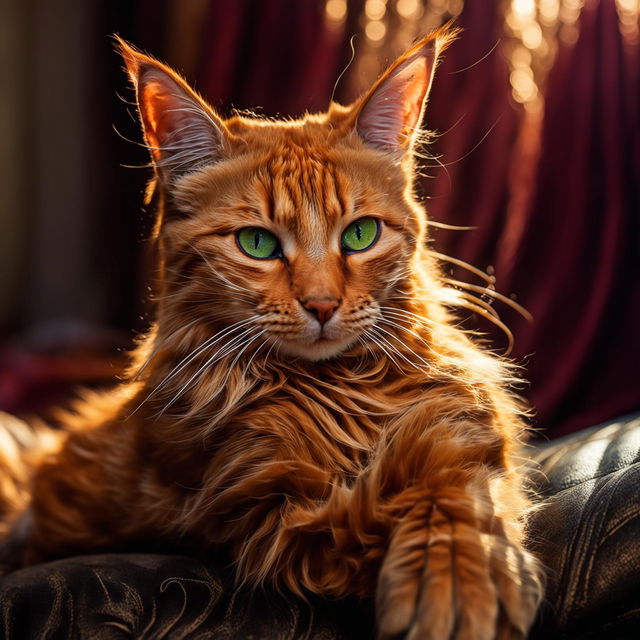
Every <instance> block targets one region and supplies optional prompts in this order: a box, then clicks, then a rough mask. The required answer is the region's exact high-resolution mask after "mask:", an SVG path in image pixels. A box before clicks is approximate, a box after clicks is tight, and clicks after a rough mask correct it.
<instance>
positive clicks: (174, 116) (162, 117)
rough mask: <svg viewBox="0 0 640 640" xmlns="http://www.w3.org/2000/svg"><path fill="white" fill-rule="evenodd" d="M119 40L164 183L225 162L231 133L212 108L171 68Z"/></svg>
mask: <svg viewBox="0 0 640 640" xmlns="http://www.w3.org/2000/svg"><path fill="white" fill-rule="evenodd" d="M115 38H116V40H117V42H118V49H119V52H120V54H121V55H122V58H123V60H124V63H125V66H126V69H127V73H128V74H129V77H130V78H131V82H132V84H133V86H134V88H135V90H136V96H137V101H138V111H139V113H140V120H141V121H142V126H143V129H144V136H145V140H146V142H147V145H148V147H149V150H150V152H151V156H152V159H153V162H154V165H155V167H156V172H157V174H158V177H159V179H160V180H161V181H162V182H166V183H170V182H171V181H172V180H174V179H175V178H176V177H179V176H180V175H182V174H184V173H187V172H190V171H194V170H197V169H200V168H202V167H205V166H208V165H210V164H214V163H216V162H218V161H220V160H221V159H222V158H223V153H224V147H225V140H226V136H227V135H228V134H227V132H226V128H225V126H224V123H223V122H222V120H221V119H220V118H219V117H218V116H217V115H216V114H215V113H214V111H213V110H212V109H211V107H209V106H208V105H207V104H206V102H205V101H204V100H203V99H202V98H201V97H200V96H199V95H198V94H197V93H196V92H195V91H193V90H192V89H190V88H189V86H188V85H187V83H186V82H185V81H184V80H183V79H182V78H181V77H180V76H179V75H178V74H177V73H175V72H174V71H172V70H171V69H170V68H169V67H167V66H166V65H164V64H162V63H161V62H158V61H157V60H155V59H154V58H151V57H150V56H147V55H145V54H143V53H141V52H140V51H138V50H137V49H135V48H134V47H132V46H131V45H130V44H128V43H127V42H125V41H124V40H122V39H121V38H119V37H118V36H115Z"/></svg>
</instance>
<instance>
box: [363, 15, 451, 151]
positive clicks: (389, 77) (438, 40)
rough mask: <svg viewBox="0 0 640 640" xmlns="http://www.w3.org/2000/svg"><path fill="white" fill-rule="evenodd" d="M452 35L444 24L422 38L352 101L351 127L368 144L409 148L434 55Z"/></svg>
mask: <svg viewBox="0 0 640 640" xmlns="http://www.w3.org/2000/svg"><path fill="white" fill-rule="evenodd" d="M456 34H457V30H452V29H450V28H449V25H445V26H444V27H442V28H441V29H438V31H435V32H434V33H431V34H429V35H428V36H426V37H424V38H423V39H422V40H420V41H419V42H417V43H416V44H415V45H413V46H412V47H411V48H410V49H409V50H408V51H406V52H405V53H404V54H403V55H402V56H400V57H399V58H398V59H397V60H396V61H395V62H394V63H393V64H392V65H391V66H390V67H389V68H388V69H387V70H386V71H385V72H384V73H383V74H382V76H381V77H380V78H379V79H378V80H377V82H376V83H375V84H374V85H373V86H372V87H371V89H370V90H369V91H368V92H367V93H366V94H365V95H364V96H363V97H362V98H361V99H360V100H359V101H358V102H357V103H356V105H355V109H356V119H355V129H356V131H357V133H358V135H359V136H360V137H361V138H362V139H363V140H364V141H365V142H366V143H367V144H368V145H370V146H372V147H375V148H377V149H380V150H386V151H392V152H399V153H404V152H405V151H407V150H410V149H411V148H412V147H413V145H414V143H415V141H416V138H417V136H418V133H419V130H420V124H421V122H422V117H423V115H424V110H425V106H426V104H427V99H428V97H429V89H430V88H431V82H432V79H433V74H434V71H435V68H436V66H437V63H438V58H439V56H440V54H441V53H442V51H443V50H444V49H445V48H446V47H447V46H448V45H449V43H450V42H451V41H452V40H453V39H454V38H455V36H456Z"/></svg>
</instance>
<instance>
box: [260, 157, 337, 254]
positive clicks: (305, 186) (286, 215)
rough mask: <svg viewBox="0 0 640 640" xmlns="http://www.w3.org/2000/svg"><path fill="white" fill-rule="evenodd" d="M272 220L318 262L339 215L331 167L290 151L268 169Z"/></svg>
mask: <svg viewBox="0 0 640 640" xmlns="http://www.w3.org/2000/svg"><path fill="white" fill-rule="evenodd" d="M269 170H270V174H271V176H270V177H271V185H272V203H271V206H272V212H271V215H272V219H273V220H274V222H276V223H277V224H281V225H282V226H284V227H286V228H288V229H290V230H291V231H292V233H293V234H294V235H295V236H296V238H297V240H298V243H299V244H300V245H302V247H303V248H304V250H305V252H306V253H307V255H308V256H309V257H311V258H314V259H321V258H322V257H323V256H324V255H325V254H326V253H327V250H328V247H329V245H330V243H331V234H332V231H333V229H334V227H335V226H336V224H337V221H338V219H339V218H340V216H341V215H342V214H343V205H342V202H343V198H342V197H340V195H339V189H340V185H339V184H338V182H339V181H338V180H337V171H336V168H335V166H334V165H333V164H332V163H330V162H329V161H327V160H323V159H321V158H318V157H314V156H312V155H310V154H307V153H304V152H301V151H300V150H298V149H296V148H294V152H293V153H288V154H286V155H278V156H276V157H275V158H273V159H272V162H271V163H270V166H269Z"/></svg>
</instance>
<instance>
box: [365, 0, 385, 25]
mask: <svg viewBox="0 0 640 640" xmlns="http://www.w3.org/2000/svg"><path fill="white" fill-rule="evenodd" d="M364 12H365V15H366V16H367V18H369V20H374V21H375V20H382V18H384V14H385V13H386V12H387V3H386V2H385V0H367V2H366V3H365V5H364Z"/></svg>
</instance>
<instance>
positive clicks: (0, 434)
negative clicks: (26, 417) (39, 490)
mask: <svg viewBox="0 0 640 640" xmlns="http://www.w3.org/2000/svg"><path fill="white" fill-rule="evenodd" d="M54 434H55V432H53V431H51V430H50V429H48V428H47V427H44V426H43V427H42V428H39V427H38V428H34V427H32V426H30V425H29V424H27V423H26V422H23V421H22V420H19V419H18V418H15V417H14V416H11V415H9V414H7V413H2V412H0V539H4V538H5V537H6V536H7V534H8V533H9V530H10V528H11V526H12V524H13V523H14V522H15V520H16V518H17V517H18V516H19V515H20V514H21V513H22V512H23V511H24V509H25V507H26V506H27V504H28V502H29V485H30V477H31V471H32V469H33V467H34V465H35V461H36V459H37V458H38V457H39V456H40V455H41V453H42V452H43V451H44V450H45V449H47V448H48V447H46V446H45V445H46V443H47V441H50V440H52V437H53V438H55V435H54Z"/></svg>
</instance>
